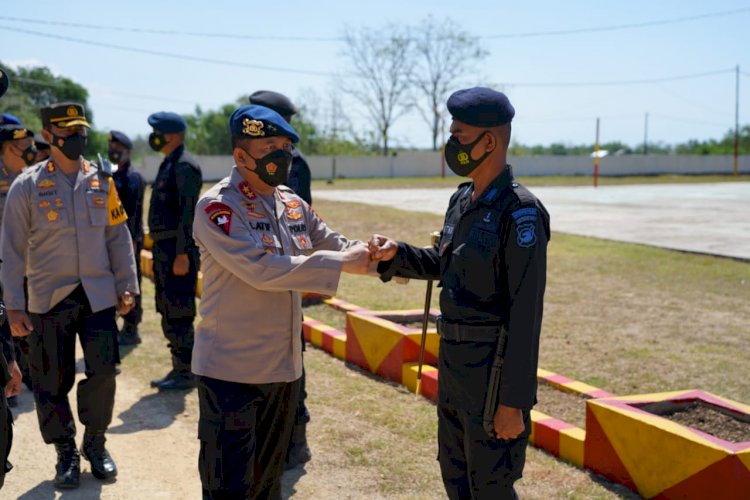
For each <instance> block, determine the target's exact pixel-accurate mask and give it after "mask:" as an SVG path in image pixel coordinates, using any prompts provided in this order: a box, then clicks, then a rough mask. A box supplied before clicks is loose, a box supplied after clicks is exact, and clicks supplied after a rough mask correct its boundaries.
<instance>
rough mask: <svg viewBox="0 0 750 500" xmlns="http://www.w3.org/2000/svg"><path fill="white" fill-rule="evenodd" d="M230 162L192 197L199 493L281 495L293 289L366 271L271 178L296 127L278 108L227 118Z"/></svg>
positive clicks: (363, 254)
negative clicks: (226, 172) (197, 299)
mask: <svg viewBox="0 0 750 500" xmlns="http://www.w3.org/2000/svg"><path fill="white" fill-rule="evenodd" d="M230 131H231V134H232V143H233V148H234V151H233V155H234V161H235V164H236V165H235V166H234V167H232V172H231V175H230V176H229V177H227V178H225V179H223V180H221V181H219V182H218V183H217V184H216V185H215V186H214V187H212V188H211V189H209V190H208V191H207V192H206V193H205V195H204V196H203V197H201V199H200V201H199V202H198V207H197V210H196V216H195V224H194V232H195V239H196V242H197V243H198V246H199V248H200V251H201V262H202V269H203V278H204V283H205V285H204V288H203V296H202V298H201V304H200V308H201V310H200V312H201V318H202V319H201V322H200V324H199V325H198V329H197V332H196V336H195V349H194V350H193V373H195V374H196V375H197V376H198V397H199V403H200V420H199V424H198V436H199V439H200V441H201V449H200V455H199V458H198V467H199V471H200V476H201V483H202V486H203V498H208V499H218V498H222V499H224V498H280V495H281V481H280V480H281V474H282V472H283V466H284V456H285V455H286V451H287V448H288V445H289V439H290V437H291V431H292V424H293V421H294V414H295V408H296V406H297V398H298V391H299V379H300V376H301V375H302V352H301V351H302V349H301V345H300V342H299V331H300V328H301V322H300V321H301V319H302V309H301V294H300V292H302V291H312V292H318V293H324V294H327V295H334V294H335V293H336V289H337V287H338V283H339V277H340V275H341V272H342V271H345V272H357V273H361V274H364V273H366V272H367V267H368V264H369V253H368V252H367V249H366V247H365V246H364V245H362V244H361V243H360V242H354V241H349V240H347V239H346V238H344V237H343V236H341V235H339V234H337V233H335V232H333V231H331V230H330V229H328V228H327V227H326V225H325V224H324V223H323V222H322V221H321V220H320V218H319V217H318V216H317V215H316V214H315V213H314V212H313V211H312V210H310V207H309V205H308V204H307V203H306V202H305V201H304V200H302V199H301V198H300V197H299V196H297V195H295V194H294V192H293V191H292V190H291V189H289V188H287V187H286V186H283V185H281V184H282V183H283V182H284V180H286V177H287V172H288V169H289V165H290V163H291V159H292V158H291V151H290V150H291V145H292V142H296V141H297V140H298V137H297V133H296V132H295V131H294V129H293V128H292V127H291V126H290V125H289V124H288V123H287V122H285V121H284V120H283V119H282V118H281V116H279V115H278V114H277V113H276V112H274V111H272V110H270V109H268V108H265V107H262V106H255V105H249V106H243V107H241V108H238V109H237V110H235V111H234V113H232V116H231V117H230Z"/></svg>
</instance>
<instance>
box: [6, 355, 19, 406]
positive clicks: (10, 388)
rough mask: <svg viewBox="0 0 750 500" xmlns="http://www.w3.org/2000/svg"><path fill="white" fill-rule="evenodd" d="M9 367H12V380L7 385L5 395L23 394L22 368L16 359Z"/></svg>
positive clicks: (9, 396)
mask: <svg viewBox="0 0 750 500" xmlns="http://www.w3.org/2000/svg"><path fill="white" fill-rule="evenodd" d="M8 368H9V369H10V382H8V384H7V385H6V386H5V397H7V398H12V397H13V396H18V395H19V394H21V370H20V368H18V363H16V362H15V361H13V362H12V363H11V364H10V366H9V367H8Z"/></svg>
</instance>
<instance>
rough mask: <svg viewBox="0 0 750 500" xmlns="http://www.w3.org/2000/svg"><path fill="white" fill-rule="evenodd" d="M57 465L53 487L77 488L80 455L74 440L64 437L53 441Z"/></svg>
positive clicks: (79, 472)
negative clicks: (61, 439) (62, 439)
mask: <svg viewBox="0 0 750 500" xmlns="http://www.w3.org/2000/svg"><path fill="white" fill-rule="evenodd" d="M55 449H56V450H57V465H56V466H55V488H60V489H63V490H66V489H72V488H78V485H80V484H81V456H80V455H79V454H78V450H77V449H76V442H75V441H74V440H72V439H66V440H65V441H62V442H60V443H55Z"/></svg>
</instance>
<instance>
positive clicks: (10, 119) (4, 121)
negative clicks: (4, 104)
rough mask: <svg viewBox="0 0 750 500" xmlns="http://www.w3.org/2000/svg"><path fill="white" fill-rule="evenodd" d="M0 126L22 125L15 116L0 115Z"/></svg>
mask: <svg viewBox="0 0 750 500" xmlns="http://www.w3.org/2000/svg"><path fill="white" fill-rule="evenodd" d="M0 125H23V123H21V120H19V119H18V118H17V117H15V116H13V115H9V114H8V113H3V114H2V115H0Z"/></svg>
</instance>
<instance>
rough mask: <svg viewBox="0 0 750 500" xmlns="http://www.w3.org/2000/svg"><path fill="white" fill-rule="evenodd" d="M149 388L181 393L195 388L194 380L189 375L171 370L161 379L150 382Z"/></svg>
mask: <svg viewBox="0 0 750 500" xmlns="http://www.w3.org/2000/svg"><path fill="white" fill-rule="evenodd" d="M151 387H155V388H157V389H159V390H160V391H181V390H185V389H192V388H193V387H195V378H194V377H193V375H192V374H191V373H184V372H178V371H176V370H172V371H170V372H169V373H167V375H166V376H165V377H163V378H160V379H156V380H152V381H151Z"/></svg>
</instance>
